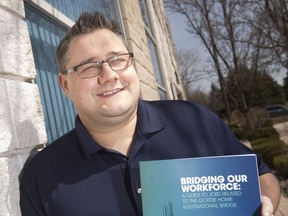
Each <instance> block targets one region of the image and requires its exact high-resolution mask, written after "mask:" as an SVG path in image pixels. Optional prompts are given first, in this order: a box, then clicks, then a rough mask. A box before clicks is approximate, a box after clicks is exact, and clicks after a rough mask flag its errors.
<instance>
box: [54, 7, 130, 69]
mask: <svg viewBox="0 0 288 216" xmlns="http://www.w3.org/2000/svg"><path fill="white" fill-rule="evenodd" d="M97 29H108V30H110V31H112V32H113V33H115V34H116V35H117V36H118V37H119V38H120V39H121V40H122V41H123V43H124V44H125V40H124V35H123V33H122V32H121V28H120V26H119V25H118V23H117V22H115V21H112V20H109V19H107V18H106V17H105V16H104V15H103V14H101V13H99V12H94V13H89V12H84V13H82V14H81V15H80V17H79V18H78V20H77V21H76V23H75V24H74V25H73V26H72V27H71V28H70V29H69V31H68V32H67V33H66V35H65V37H64V38H63V39H62V40H61V41H60V43H59V45H58V48H57V51H56V57H57V61H58V65H59V71H60V73H64V71H65V70H66V64H67V60H68V59H67V52H68V48H69V43H70V41H71V40H72V39H73V38H75V37H77V36H79V35H84V34H87V33H92V32H94V31H96V30H97ZM125 45H126V44H125Z"/></svg>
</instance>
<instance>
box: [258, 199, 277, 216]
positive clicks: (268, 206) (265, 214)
mask: <svg viewBox="0 0 288 216" xmlns="http://www.w3.org/2000/svg"><path fill="white" fill-rule="evenodd" d="M261 199H262V210H261V215H262V216H274V214H273V212H274V208H273V204H272V202H271V200H270V199H269V197H267V196H261Z"/></svg>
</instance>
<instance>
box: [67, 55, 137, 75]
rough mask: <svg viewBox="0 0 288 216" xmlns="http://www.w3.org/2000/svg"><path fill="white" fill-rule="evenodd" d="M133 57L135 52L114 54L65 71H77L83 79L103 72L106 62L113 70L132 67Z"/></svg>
mask: <svg viewBox="0 0 288 216" xmlns="http://www.w3.org/2000/svg"><path fill="white" fill-rule="evenodd" d="M133 57H134V56H133V53H123V54H119V55H115V56H112V57H110V58H108V59H106V60H104V61H89V62H85V63H82V64H79V65H76V66H74V67H72V68H69V69H67V70H65V71H64V73H65V74H68V73H72V72H77V74H78V75H79V77H80V78H81V79H86V78H92V77H96V76H98V75H99V74H101V72H102V65H103V64H104V63H107V64H108V65H109V66H110V68H111V69H112V70H113V71H115V72H118V71H122V70H124V69H126V68H128V67H130V65H131V63H132V58H133Z"/></svg>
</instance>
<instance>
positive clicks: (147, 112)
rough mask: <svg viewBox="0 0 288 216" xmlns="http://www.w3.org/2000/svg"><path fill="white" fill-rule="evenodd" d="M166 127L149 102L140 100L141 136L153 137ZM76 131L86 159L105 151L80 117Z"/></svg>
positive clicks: (139, 122)
mask: <svg viewBox="0 0 288 216" xmlns="http://www.w3.org/2000/svg"><path fill="white" fill-rule="evenodd" d="M164 127H165V123H164V121H163V119H162V118H161V116H160V115H159V113H158V112H157V111H156V110H155V108H153V107H152V106H151V104H149V102H147V101H143V100H141V99H140V100H139V102H138V111H137V129H138V130H139V132H140V133H141V135H142V136H143V137H146V135H152V134H153V133H156V132H158V131H160V130H162V129H163V128H164ZM75 130H76V134H77V137H78V140H79V144H80V147H81V149H82V151H83V154H84V157H85V159H90V158H91V155H92V154H94V153H96V152H98V151H100V150H104V148H103V147H102V146H101V145H99V144H98V143H96V142H95V141H94V140H93V139H92V137H91V136H90V134H89V133H88V131H87V129H86V128H85V127H84V125H83V124H82V122H81V120H80V118H79V116H78V115H77V116H76V119H75Z"/></svg>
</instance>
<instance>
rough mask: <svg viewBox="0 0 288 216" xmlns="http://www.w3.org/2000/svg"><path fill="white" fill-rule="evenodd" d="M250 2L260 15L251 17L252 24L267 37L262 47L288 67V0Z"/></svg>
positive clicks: (255, 11)
mask: <svg viewBox="0 0 288 216" xmlns="http://www.w3.org/2000/svg"><path fill="white" fill-rule="evenodd" d="M249 4H250V5H253V7H250V9H252V8H253V11H252V10H251V12H253V13H255V14H256V16H257V17H258V19H257V20H255V19H250V20H249V22H250V24H251V25H252V26H254V28H256V29H258V30H259V31H261V32H263V34H264V35H265V37H266V43H265V44H263V46H262V48H264V49H266V50H268V51H270V56H271V59H272V60H273V61H275V62H277V63H280V64H281V65H283V66H284V67H285V68H288V37H287V35H288V1H287V0H277V1H275V0H259V1H255V2H252V3H249Z"/></svg>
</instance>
